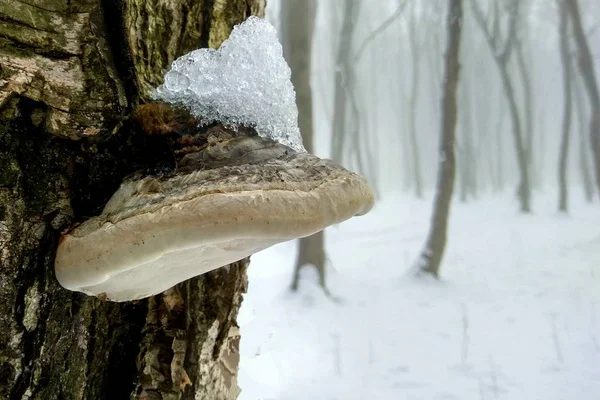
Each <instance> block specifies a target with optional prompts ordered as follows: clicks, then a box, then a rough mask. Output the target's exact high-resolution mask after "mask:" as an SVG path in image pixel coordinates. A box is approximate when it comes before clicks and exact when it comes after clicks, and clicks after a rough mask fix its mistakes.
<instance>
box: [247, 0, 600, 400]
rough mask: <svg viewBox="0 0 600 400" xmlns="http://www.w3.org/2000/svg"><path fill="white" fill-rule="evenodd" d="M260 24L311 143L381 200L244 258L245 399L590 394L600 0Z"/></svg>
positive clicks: (332, 14)
mask: <svg viewBox="0 0 600 400" xmlns="http://www.w3.org/2000/svg"><path fill="white" fill-rule="evenodd" d="M457 5H460V6H461V9H462V17H460V18H458V22H459V23H458V25H459V27H460V35H459V36H458V37H459V39H458V40H459V41H460V43H459V44H460V51H459V58H458V62H459V64H460V69H459V77H458V81H457V85H458V86H457V90H456V94H455V98H456V106H457V107H456V119H457V120H456V126H455V129H453V130H452V134H453V135H454V138H453V140H451V143H450V145H451V147H453V149H454V154H455V162H456V164H455V174H454V175H455V178H454V188H453V193H452V197H451V201H450V204H449V207H448V210H447V211H449V212H441V213H440V212H439V208H440V207H438V205H439V204H438V203H440V201H439V199H440V193H441V192H440V187H441V186H443V185H441V183H442V181H443V180H440V178H439V177H440V175H439V174H440V171H441V166H442V165H444V163H446V162H448V161H449V159H448V158H447V153H445V151H444V150H441V147H440V145H441V140H442V139H441V138H444V137H445V138H448V137H449V136H448V133H449V132H450V131H449V130H448V129H446V128H447V127H445V126H444V125H443V122H442V121H443V116H444V115H443V108H442V106H443V98H444V94H445V91H447V90H449V88H450V87H451V86H452V85H448V82H447V80H446V79H445V77H446V76H448V75H447V74H448V71H447V70H446V68H445V67H446V65H447V64H448V65H450V66H451V65H452V60H450V62H449V63H447V57H448V55H449V54H451V52H452V46H451V44H452V43H450V42H449V40H448V37H449V35H450V34H452V32H454V34H456V30H455V31H452V25H453V23H454V22H456V21H454V20H453V19H452V18H451V17H450V18H449V15H450V14H449V13H450V11H449V10H450V9H452V7H456V6H457ZM267 19H268V20H269V21H271V23H272V24H273V25H274V26H276V28H277V29H278V31H279V33H280V37H281V41H282V44H283V47H284V55H285V57H286V60H287V61H288V63H289V64H290V67H291V68H292V71H293V75H292V81H293V83H294V86H295V89H296V92H297V104H298V107H299V123H300V128H301V131H302V134H303V137H304V140H305V145H306V147H307V149H308V150H309V151H312V152H314V153H315V154H316V155H318V156H320V157H329V158H333V159H334V160H336V161H338V162H340V163H341V164H342V165H344V166H346V167H347V168H349V169H351V170H354V171H357V172H359V173H361V174H362V175H363V176H365V177H366V178H367V179H368V181H369V182H370V184H371V185H372V187H373V189H374V190H375V192H376V195H377V204H376V206H375V209H374V211H373V212H372V213H371V214H369V215H367V216H365V217H360V218H355V219H353V220H352V221H350V222H348V223H345V224H342V225H341V226H340V227H339V228H337V227H333V228H330V229H327V230H326V231H325V233H324V234H317V235H315V236H313V237H310V238H306V239H302V240H300V241H299V243H300V244H299V246H298V247H296V244H289V243H286V244H284V245H281V246H280V247H279V248H277V247H275V248H273V249H269V250H267V251H265V252H263V253H260V254H258V255H255V256H253V265H254V266H253V267H251V268H250V288H251V290H250V292H249V294H248V295H247V296H246V300H245V305H244V306H243V307H242V315H241V317H240V318H241V321H242V322H241V326H242V332H243V335H244V340H243V341H242V355H243V357H242V364H241V369H242V375H241V382H242V388H244V390H245V393H244V392H242V398H247V399H251V398H256V396H258V394H260V398H286V399H296V398H297V399H303V398H319V399H325V398H341V399H362V398H382V399H387V398H390V399H391V398H415V399H417V398H419V399H421V398H423V399H432V398H435V399H471V398H473V399H507V398H512V399H534V398H545V399H565V398H582V399H583V398H586V399H587V398H590V399H591V398H595V397H594V396H595V395H594V393H596V395H597V393H598V390H600V387H599V386H598V384H597V382H599V381H600V380H598V377H599V376H600V370H599V369H598V368H599V367H598V366H597V365H596V364H597V362H596V363H594V361H593V360H594V359H595V360H597V359H598V358H597V357H598V355H599V354H600V344H599V343H600V341H599V340H598V335H597V333H596V332H598V330H599V329H600V326H599V324H598V320H599V317H598V315H597V309H598V303H599V302H600V298H599V297H598V292H599V291H598V290H597V289H598V281H597V276H598V274H597V272H596V270H597V264H598V261H599V260H600V237H599V236H598V229H597V227H598V223H600V214H599V211H600V209H599V207H598V192H599V189H600V186H599V184H600V180H599V177H600V169H599V168H598V167H597V166H600V146H598V142H599V139H600V99H599V96H598V82H597V78H598V76H600V67H599V66H600V3H599V2H597V1H595V0H462V1H456V0H452V1H450V0H377V1H370V0H343V1H342V0H339V1H338V0H312V1H304V0H279V1H275V0H270V1H269V2H268V7H267ZM456 37H457V36H456V35H455V38H456ZM311 102H312V105H311V104H310V103H311ZM446 149H448V147H446ZM447 186H448V185H446V189H447ZM436 211H437V213H436ZM438 217H442V218H441V219H440V218H438ZM439 220H443V223H441V226H442V230H443V234H442V235H441V236H439V232H438V231H439V230H438V226H439V224H437V225H436V224H433V225H432V224H431V221H438V222H439ZM446 221H448V226H446ZM446 229H447V235H446ZM436 234H437V235H438V236H439V237H442V238H443V239H445V238H446V237H447V244H446V247H445V248H446V250H445V255H444V256H443V258H442V261H441V264H440V265H438V266H437V267H436V268H434V269H429V270H428V268H427V266H426V265H425V264H427V263H428V262H429V261H430V260H429V259H430V258H432V254H433V253H436V252H441V253H443V252H444V245H442V246H441V248H439V246H438V248H436V247H435V246H432V243H434V244H435V243H438V244H439V240H438V241H437V242H436V240H432V238H434V239H436ZM439 237H438V238H437V239H439ZM440 257H441V254H440ZM428 260H429V261H428ZM292 264H293V265H292ZM307 266H308V267H309V268H305V267H307ZM311 266H315V267H316V268H311ZM440 266H441V268H440ZM292 271H293V272H292ZM314 271H317V272H318V274H314ZM415 272H417V274H416V275H419V274H418V273H419V272H425V273H430V275H433V276H434V277H439V278H440V279H441V283H440V285H441V286H439V285H434V286H429V285H424V286H423V283H421V284H419V283H415V282H414V281H409V282H410V283H407V282H406V280H405V279H406V277H407V276H413V277H414V276H415ZM438 272H439V273H438ZM303 274H304V275H303ZM303 276H304V278H303ZM290 285H291V286H290ZM290 287H291V289H292V292H291V293H292V295H291V297H290V292H289V291H288V290H289V288H290ZM279 289H281V290H285V291H284V292H280V291H279ZM253 290H254V292H253ZM294 291H295V292H294ZM258 292H260V294H257V293H258ZM294 293H295V294H294ZM278 337H279V338H281V339H278ZM284 337H285V338H287V339H285V340H284V339H283V338H284ZM594 382H596V383H594ZM244 396H246V397H244ZM253 396H254V397H253ZM269 396H271V397H269ZM411 396H412V397H411Z"/></svg>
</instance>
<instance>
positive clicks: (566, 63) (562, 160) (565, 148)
mask: <svg viewBox="0 0 600 400" xmlns="http://www.w3.org/2000/svg"><path fill="white" fill-rule="evenodd" d="M557 2H558V19H559V24H558V25H559V26H558V29H559V41H560V55H561V58H562V65H563V82H564V83H563V85H564V90H563V92H564V102H565V103H564V109H563V122H562V139H561V144H560V154H559V161H558V184H559V196H558V211H561V212H567V211H568V204H567V203H568V188H567V161H568V157H569V136H570V132H571V93H572V89H571V76H572V73H571V59H570V57H569V35H568V25H569V24H568V15H567V10H565V7H564V3H563V2H562V0H557Z"/></svg>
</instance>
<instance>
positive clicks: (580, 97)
mask: <svg viewBox="0 0 600 400" xmlns="http://www.w3.org/2000/svg"><path fill="white" fill-rule="evenodd" d="M571 72H574V71H573V68H571ZM571 79H572V84H571V89H572V90H573V98H574V100H575V107H574V108H575V116H576V118H575V119H576V120H577V130H578V131H579V171H580V172H581V182H582V185H583V193H584V196H585V199H586V201H587V202H588V203H591V202H592V200H593V199H594V182H593V179H592V176H591V173H590V165H589V164H590V163H589V150H588V142H589V140H588V131H587V129H586V125H585V124H584V122H583V121H584V120H585V112H584V109H583V107H584V96H585V94H584V93H583V88H582V87H581V84H580V82H579V79H578V77H577V76H576V75H575V74H574V73H573V74H572V75H571Z"/></svg>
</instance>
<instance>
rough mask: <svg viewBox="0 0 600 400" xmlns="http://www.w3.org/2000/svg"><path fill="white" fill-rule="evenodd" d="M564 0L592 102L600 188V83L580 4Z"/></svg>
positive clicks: (593, 142)
mask: <svg viewBox="0 0 600 400" xmlns="http://www.w3.org/2000/svg"><path fill="white" fill-rule="evenodd" d="M564 1H565V7H566V9H567V10H568V12H569V16H570V18H571V23H572V24H571V26H572V27H573V34H574V38H575V44H576V46H577V52H578V54H577V56H578V59H577V61H578V65H579V71H580V72H581V77H582V78H583V82H584V84H585V89H586V91H587V94H588V100H589V103H590V109H591V114H590V128H589V129H590V132H589V135H590V144H591V146H590V147H591V150H592V156H593V159H594V170H595V177H596V186H597V188H598V190H600V89H599V88H598V83H597V80H596V73H595V69H594V60H593V58H592V54H591V52H590V48H589V46H588V42H587V38H586V36H585V32H584V30H583V24H582V23H581V16H580V13H579V4H578V2H577V0H564Z"/></svg>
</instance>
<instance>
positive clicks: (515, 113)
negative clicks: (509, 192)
mask: <svg viewBox="0 0 600 400" xmlns="http://www.w3.org/2000/svg"><path fill="white" fill-rule="evenodd" d="M500 78H501V81H502V86H503V87H504V92H505V94H506V99H507V100H508V111H509V115H510V120H511V123H512V133H513V139H514V145H515V153H516V155H517V165H518V166H519V175H520V181H519V186H518V187H517V195H518V197H519V202H520V205H521V211H522V212H524V213H529V212H531V206H530V201H531V184H530V182H529V165H528V161H527V150H526V148H525V145H524V143H523V135H522V133H521V122H520V120H519V110H518V107H517V102H516V98H515V92H514V89H513V86H512V82H511V80H510V77H509V75H508V71H507V70H506V67H505V66H501V67H500Z"/></svg>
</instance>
